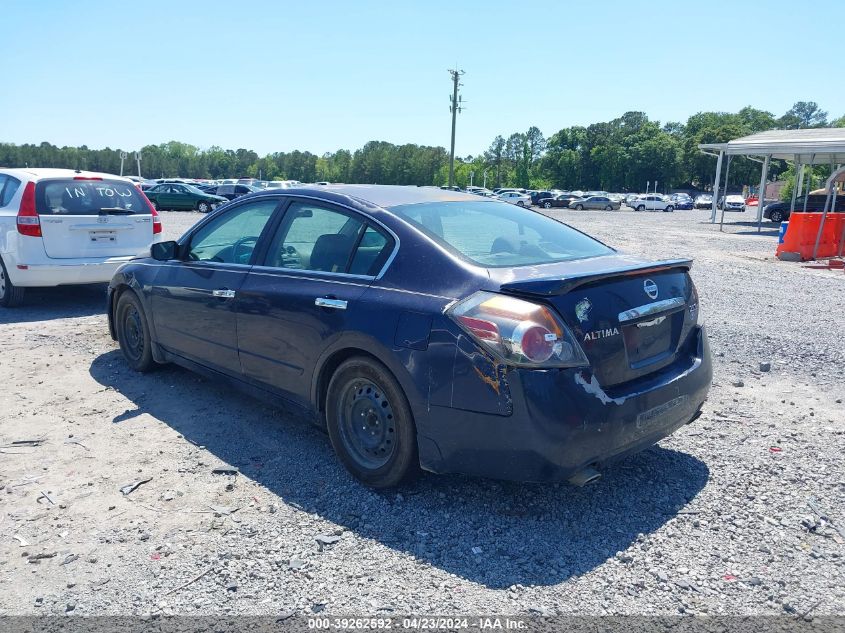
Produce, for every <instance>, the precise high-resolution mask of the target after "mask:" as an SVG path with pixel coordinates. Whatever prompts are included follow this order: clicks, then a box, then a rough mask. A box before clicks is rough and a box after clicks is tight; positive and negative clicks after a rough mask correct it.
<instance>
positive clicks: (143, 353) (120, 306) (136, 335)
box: [114, 290, 156, 373]
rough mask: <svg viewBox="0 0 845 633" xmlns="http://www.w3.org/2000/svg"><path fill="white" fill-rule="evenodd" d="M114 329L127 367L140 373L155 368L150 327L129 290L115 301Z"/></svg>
mask: <svg viewBox="0 0 845 633" xmlns="http://www.w3.org/2000/svg"><path fill="white" fill-rule="evenodd" d="M114 327H115V330H116V332H117V342H118V343H119V344H120V351H121V352H122V353H123V357H124V358H125V359H126V362H127V363H128V364H129V366H130V367H131V368H132V369H134V370H135V371H137V372H141V373H146V372H148V371H150V370H152V369H153V368H155V366H156V362H155V360H153V346H152V341H151V340H150V326H149V324H148V323H147V317H146V315H145V314H144V308H143V307H142V306H141V302H140V300H139V299H138V297H137V296H136V295H135V293H134V292H132V291H131V290H126V291H124V292H123V293H122V294H121V295H120V297H119V298H118V300H117V304H116V305H115V308H114Z"/></svg>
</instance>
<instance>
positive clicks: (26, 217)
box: [18, 182, 41, 237]
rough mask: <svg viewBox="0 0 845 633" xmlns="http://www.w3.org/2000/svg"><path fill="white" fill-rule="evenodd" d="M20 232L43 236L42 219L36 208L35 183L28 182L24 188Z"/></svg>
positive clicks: (19, 213) (19, 214)
mask: <svg viewBox="0 0 845 633" xmlns="http://www.w3.org/2000/svg"><path fill="white" fill-rule="evenodd" d="M18 233H20V234H21V235H29V236H30V237H41V219H40V218H39V217H38V212H37V211H36V210H35V183H34V182H28V183H26V187H24V190H23V196H22V197H21V206H20V209H18Z"/></svg>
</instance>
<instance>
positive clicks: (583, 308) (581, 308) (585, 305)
mask: <svg viewBox="0 0 845 633" xmlns="http://www.w3.org/2000/svg"><path fill="white" fill-rule="evenodd" d="M592 307H593V304H592V303H590V300H589V299H587V298H586V297H584V298H583V299H581V301H579V302H578V303H576V304H575V316H577V317H578V320H579V321H580V322H581V323H583V322H584V321H586V320H587V319H589V318H590V309H591V308H592Z"/></svg>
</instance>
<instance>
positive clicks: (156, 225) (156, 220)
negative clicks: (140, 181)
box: [138, 187, 161, 235]
mask: <svg viewBox="0 0 845 633" xmlns="http://www.w3.org/2000/svg"><path fill="white" fill-rule="evenodd" d="M138 195H140V196H141V198H143V199H144V202H146V203H147V208H148V209H149V210H150V215H151V216H153V235H158V234H159V233H161V216H160V215H159V214H158V211H156V208H155V207H154V206H153V203H152V202H150V199H149V198H148V197H147V195H146V194H145V193H144V192H143V191H142V190H141V188H140V187H138Z"/></svg>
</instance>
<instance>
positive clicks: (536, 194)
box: [528, 191, 555, 205]
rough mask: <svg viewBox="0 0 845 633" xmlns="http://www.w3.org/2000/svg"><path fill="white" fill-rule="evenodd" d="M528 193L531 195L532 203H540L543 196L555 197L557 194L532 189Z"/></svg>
mask: <svg viewBox="0 0 845 633" xmlns="http://www.w3.org/2000/svg"><path fill="white" fill-rule="evenodd" d="M528 195H529V196H530V197H531V204H537V205H539V203H540V200H541V199H542V198H553V197H554V195H555V194H554V192H552V191H532V192H531V193H529V194H528Z"/></svg>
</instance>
